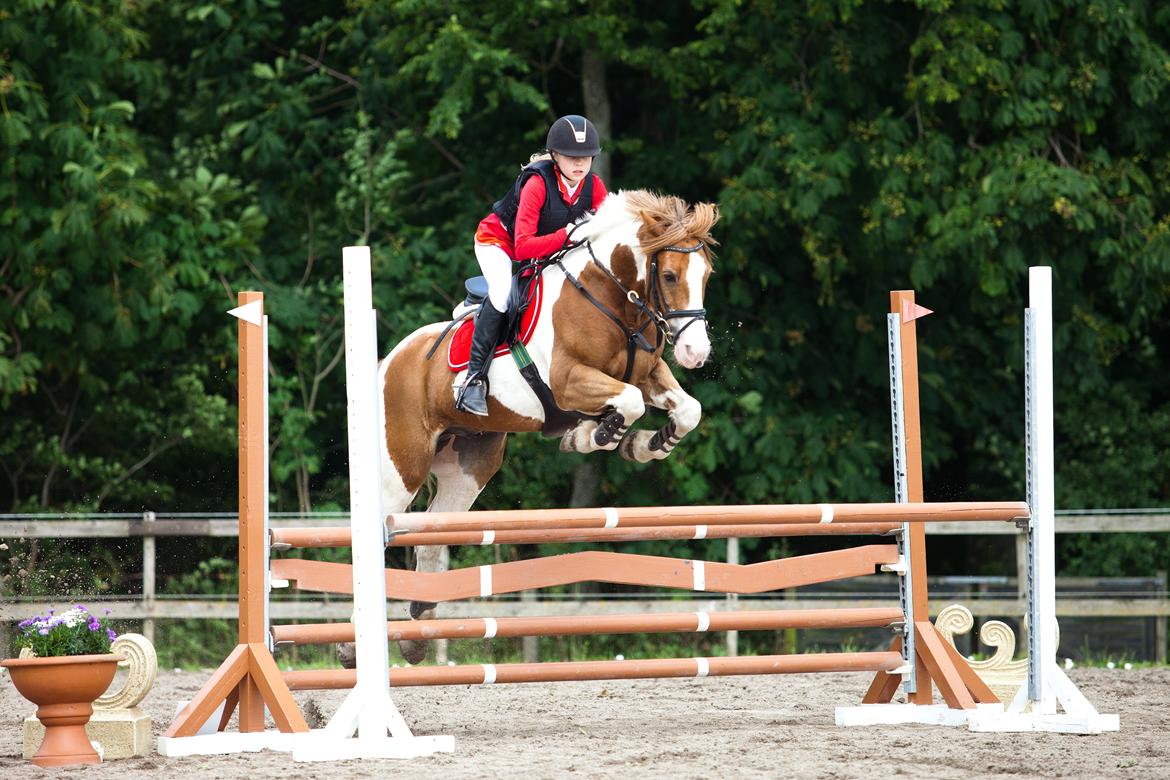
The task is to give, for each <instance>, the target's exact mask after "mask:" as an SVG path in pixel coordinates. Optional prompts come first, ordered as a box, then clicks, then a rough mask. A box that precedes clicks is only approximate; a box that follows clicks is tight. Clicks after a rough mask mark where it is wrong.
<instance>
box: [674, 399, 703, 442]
mask: <svg viewBox="0 0 1170 780" xmlns="http://www.w3.org/2000/svg"><path fill="white" fill-rule="evenodd" d="M702 418H703V405H702V404H701V403H699V402H698V401H696V400H695V399H694V398H692V397H691V396H689V395H688V396H686V398H685V399H683V400H682V401H680V402H679V403H678V404H677V405H676V406H675V407H674V412H673V414H671V416H670V419H671V422H673V423H674V424H675V426H676V427H677V428H678V435H679V438H682V437H683V436H686V435H687V434H688V433H690V432H691V431H693V430H694V429H695V428H697V427H699V420H701V419H702Z"/></svg>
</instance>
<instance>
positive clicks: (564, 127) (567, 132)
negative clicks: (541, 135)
mask: <svg viewBox="0 0 1170 780" xmlns="http://www.w3.org/2000/svg"><path fill="white" fill-rule="evenodd" d="M544 146H545V148H546V149H548V150H549V151H550V152H559V153H560V154H563V155H566V156H568V157H596V156H597V155H599V154H601V139H600V137H599V136H598V135H597V128H596V127H594V126H593V123H592V122H590V121H589V120H588V119H586V118H585V117H583V116H580V115H578V114H569V115H568V116H563V117H561V118H560V119H558V120H557V121H555V122H553V124H552V127H550V128H549V129H548V138H547V139H545V142H544Z"/></svg>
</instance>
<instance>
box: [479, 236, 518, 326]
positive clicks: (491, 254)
mask: <svg viewBox="0 0 1170 780" xmlns="http://www.w3.org/2000/svg"><path fill="white" fill-rule="evenodd" d="M475 259H476V260H478V261H479V268H480V270H481V271H483V275H484V278H486V279H487V284H488V300H489V301H491V304H492V308H494V309H495V310H496V311H507V310H508V293H509V292H511V290H512V258H510V257H508V253H507V252H505V251H504V250H503V249H500V248H499V247H498V246H494V245H491V244H480V243H477V244H476V245H475Z"/></svg>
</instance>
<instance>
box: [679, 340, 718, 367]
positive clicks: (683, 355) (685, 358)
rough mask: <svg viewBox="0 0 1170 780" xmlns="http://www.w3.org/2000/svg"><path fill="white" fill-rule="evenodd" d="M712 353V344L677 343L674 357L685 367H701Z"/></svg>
mask: <svg viewBox="0 0 1170 780" xmlns="http://www.w3.org/2000/svg"><path fill="white" fill-rule="evenodd" d="M710 354H711V344H710V343H707V344H691V343H681V344H679V343H676V344H675V345H674V359H675V360H676V361H677V362H678V364H679V365H680V366H682V367H683V368H699V367H700V366H702V365H703V364H704V363H706V362H707V358H708V357H709V356H710Z"/></svg>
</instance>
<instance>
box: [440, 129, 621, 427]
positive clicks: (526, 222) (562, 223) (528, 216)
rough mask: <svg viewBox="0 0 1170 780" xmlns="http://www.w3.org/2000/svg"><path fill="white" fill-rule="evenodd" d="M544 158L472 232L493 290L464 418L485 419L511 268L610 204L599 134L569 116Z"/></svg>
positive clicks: (460, 403) (462, 399)
mask: <svg viewBox="0 0 1170 780" xmlns="http://www.w3.org/2000/svg"><path fill="white" fill-rule="evenodd" d="M545 149H546V151H547V154H541V155H536V156H534V157H533V159H532V160H531V161H530V162H529V164H528V165H526V166H524V168H523V170H521V172H520V175H519V176H518V177H517V178H516V183H515V184H514V185H513V187H512V189H511V190H510V191H509V192H508V194H507V195H505V196H504V197H502V198H500V199H499V200H498V201H496V202H495V203H494V204H493V205H492V213H491V214H489V215H488V216H487V217H486V218H485V219H484V220H483V221H482V222H480V223H479V229H478V230H476V232H475V258H476V259H477V260H478V261H479V267H480V268H481V269H482V270H483V275H484V277H485V278H486V279H487V283H488V298H487V300H486V301H484V302H483V306H482V307H480V310H479V313H478V314H476V317H475V334H474V336H473V337H472V340H471V358H470V360H469V361H468V363H467V379H466V380H465V381H464V382H463V386H462V387H461V388H460V390H459V396H458V397H457V398H456V399H455V408H456V409H459V410H460V411H462V412H470V413H471V414H478V415H486V414H487V413H488V410H487V396H488V384H487V374H488V367H489V366H490V365H491V359H492V355H493V354H494V353H495V350H496V344H497V343H498V341H499V337H500V329H501V327H502V326H503V324H504V319H505V312H506V310H507V306H508V294H509V292H510V291H511V285H512V262H513V261H520V260H529V259H531V258H534V257H547V256H548V255H551V254H552V253H553V252H555V251H557V250H558V249H560V248H561V247H562V246H563V245H564V243H565V236H566V235H567V228H566V226H567V225H569V224H570V223H572V222H575V221H576V220H577V219H579V218H580V217H582V216H583V215H584V214H585V213H586V212H587V211H592V210H595V209H596V208H597V207H598V206H600V205H601V202H602V201H603V200H605V196H606V194H607V192H606V189H605V183H604V182H602V180H601V177H600V176H598V175H597V174H595V173H590V172H589V169H590V168H591V167H592V165H593V158H594V157H596V156H597V155H598V154H599V153H600V152H601V143H600V140H599V138H598V135H597V128H595V127H594V126H593V123H592V122H590V121H589V120H588V119H586V118H585V117H583V116H577V115H576V114H570V115H569V116H563V117H561V118H560V119H558V120H557V121H555V122H553V124H552V127H550V128H549V130H548V137H547V138H546V139H545Z"/></svg>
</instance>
